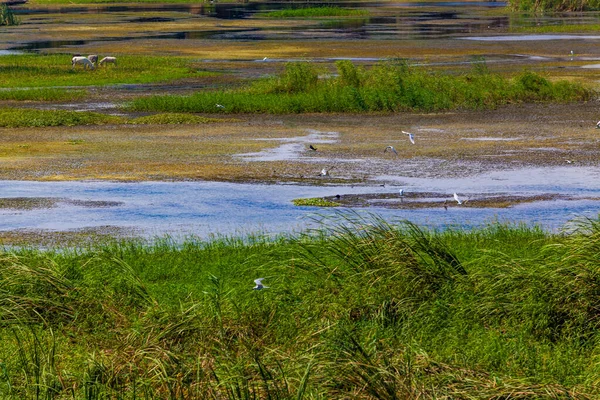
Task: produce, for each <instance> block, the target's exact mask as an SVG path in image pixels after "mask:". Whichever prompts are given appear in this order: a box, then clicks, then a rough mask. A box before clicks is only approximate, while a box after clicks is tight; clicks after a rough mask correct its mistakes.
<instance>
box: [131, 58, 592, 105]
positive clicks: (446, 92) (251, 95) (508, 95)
mask: <svg viewBox="0 0 600 400" xmlns="http://www.w3.org/2000/svg"><path fill="white" fill-rule="evenodd" d="M336 67H337V72H338V74H337V75H326V74H325V73H326V71H323V69H322V68H321V67H319V66H317V65H315V64H312V63H309V62H296V63H288V64H287V65H286V67H285V71H283V72H282V73H281V74H280V75H279V76H278V77H274V78H270V79H265V80H260V81H257V82H255V83H254V84H253V85H252V86H250V87H248V88H243V89H236V90H230V91H212V92H198V93H195V94H193V95H190V96H175V95H165V96H151V97H144V98H140V99H136V100H134V101H133V102H132V103H131V105H130V108H131V109H132V110H136V111H168V112H225V113H310V112H373V111H438V110H450V109H458V108H468V109H485V108H494V107H496V106H498V105H501V104H508V103H520V102H568V101H579V100H588V99H590V98H591V97H592V94H593V92H592V91H591V90H589V89H586V88H584V87H583V86H582V85H580V84H577V83H572V82H567V81H559V82H550V81H549V80H548V79H546V78H544V77H543V76H542V75H540V74H537V73H534V72H527V71H526V72H523V73H521V74H520V75H518V76H516V77H514V78H512V79H507V78H504V77H502V76H500V75H497V74H492V73H490V72H489V71H488V70H487V68H486V66H485V63H484V62H480V63H476V64H475V66H474V67H473V70H472V71H471V72H470V73H466V74H462V75H451V74H443V73H440V72H434V71H430V70H428V69H425V68H416V67H411V66H409V65H408V64H407V63H406V62H405V61H403V60H392V61H388V62H384V63H380V64H378V65H376V66H374V67H372V68H370V69H367V68H362V67H357V66H355V65H354V64H353V63H351V62H350V61H338V62H337V63H336ZM324 74H325V75H326V77H324V78H323V76H324Z"/></svg>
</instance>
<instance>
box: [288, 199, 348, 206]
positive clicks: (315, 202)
mask: <svg viewBox="0 0 600 400" xmlns="http://www.w3.org/2000/svg"><path fill="white" fill-rule="evenodd" d="M292 203H294V205H295V206H310V207H338V206H341V204H340V203H336V202H335V201H331V200H326V199H324V198H322V197H311V198H307V199H294V200H292Z"/></svg>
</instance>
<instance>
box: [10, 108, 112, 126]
mask: <svg viewBox="0 0 600 400" xmlns="http://www.w3.org/2000/svg"><path fill="white" fill-rule="evenodd" d="M122 122H123V118H121V117H117V116H112V115H105V114H100V113H95V112H90V111H84V112H76V111H65V110H34V109H18V108H3V109H0V127H8V128H17V127H42V126H75V125H104V124H118V123H122Z"/></svg>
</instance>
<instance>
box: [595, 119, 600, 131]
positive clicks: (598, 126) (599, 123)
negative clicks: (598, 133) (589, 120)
mask: <svg viewBox="0 0 600 400" xmlns="http://www.w3.org/2000/svg"><path fill="white" fill-rule="evenodd" d="M596 128H598V129H600V121H598V123H597V124H596Z"/></svg>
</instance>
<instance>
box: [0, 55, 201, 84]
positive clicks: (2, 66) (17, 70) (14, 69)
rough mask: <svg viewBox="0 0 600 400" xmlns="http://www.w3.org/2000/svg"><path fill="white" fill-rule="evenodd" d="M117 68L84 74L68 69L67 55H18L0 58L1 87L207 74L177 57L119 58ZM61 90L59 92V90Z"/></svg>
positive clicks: (148, 80) (154, 79) (160, 79)
mask: <svg viewBox="0 0 600 400" xmlns="http://www.w3.org/2000/svg"><path fill="white" fill-rule="evenodd" d="M116 56H117V59H118V63H119V64H118V66H117V67H115V66H113V65H108V66H101V67H98V68H96V69H94V70H84V69H82V67H81V66H76V67H75V68H74V69H73V68H71V56H70V55H67V54H47V55H38V54H19V55H7V56H2V57H1V58H0V86H1V87H3V88H41V87H59V86H98V85H110V84H119V83H129V84H134V83H152V82H165V81H170V80H176V79H181V78H186V77H194V76H204V75H206V73H204V72H201V71H197V70H195V69H193V68H192V67H191V64H190V62H189V61H188V60H186V59H184V58H179V57H159V56H141V55H136V56H121V55H119V54H116ZM59 89H60V88H59Z"/></svg>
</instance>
